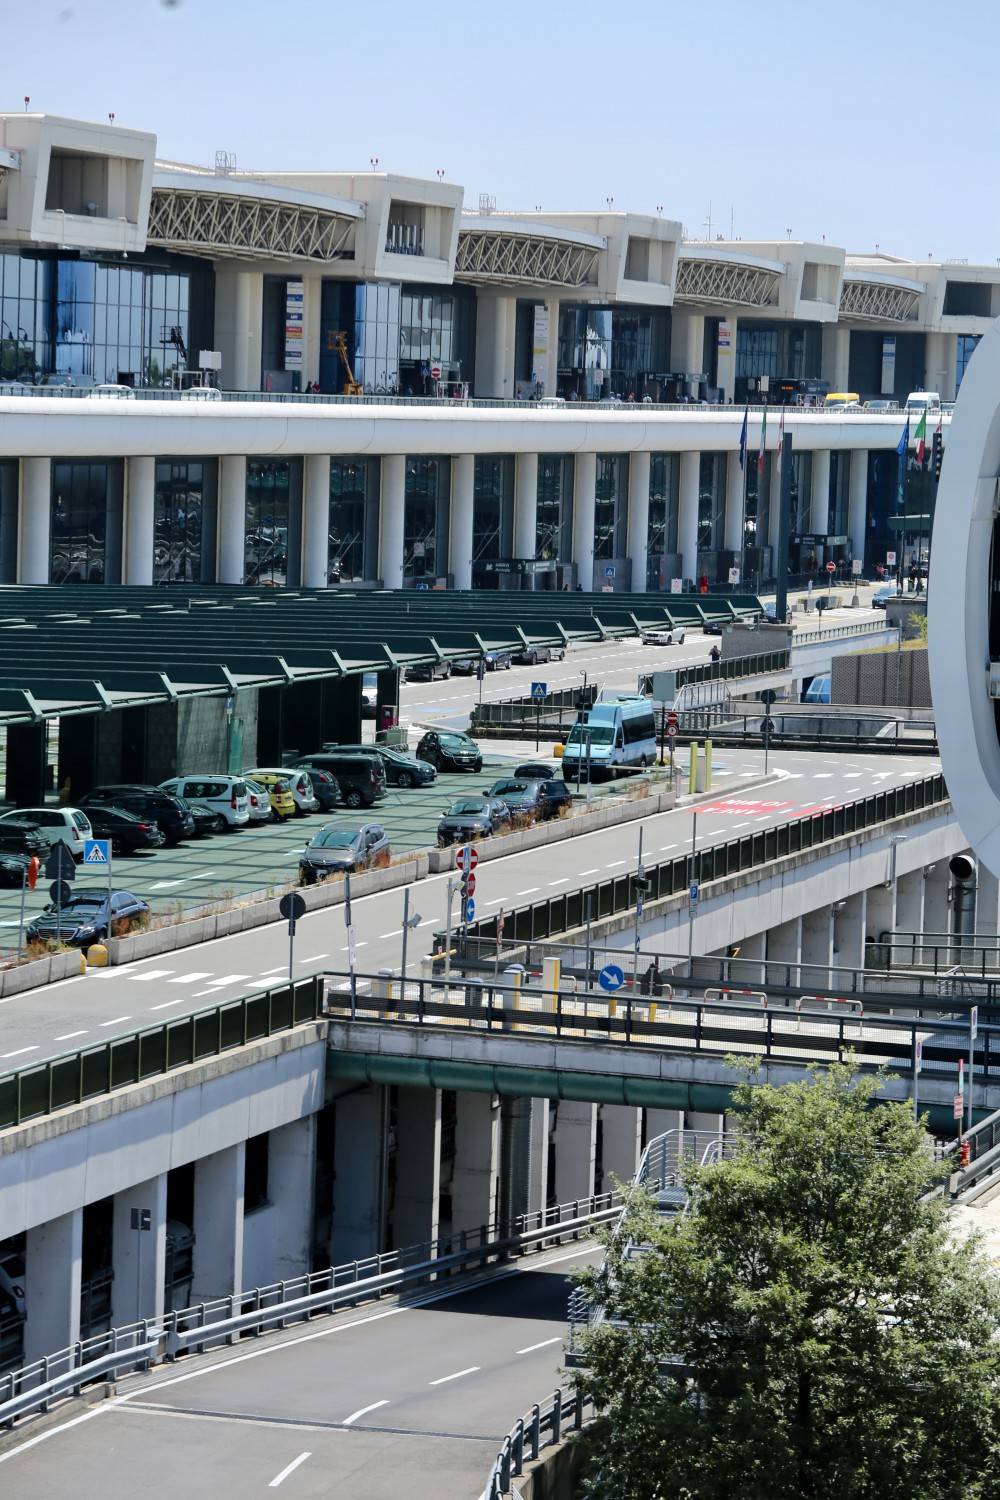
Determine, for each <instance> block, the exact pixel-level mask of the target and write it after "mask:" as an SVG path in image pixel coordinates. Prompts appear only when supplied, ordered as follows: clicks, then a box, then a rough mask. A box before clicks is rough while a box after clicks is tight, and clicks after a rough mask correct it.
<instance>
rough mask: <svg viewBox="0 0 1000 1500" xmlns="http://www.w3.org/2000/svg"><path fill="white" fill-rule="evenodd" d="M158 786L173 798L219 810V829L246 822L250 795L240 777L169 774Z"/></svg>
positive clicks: (241, 825) (248, 819) (236, 826)
mask: <svg viewBox="0 0 1000 1500" xmlns="http://www.w3.org/2000/svg"><path fill="white" fill-rule="evenodd" d="M160 786H161V787H162V788H163V790H164V791H165V792H170V793H172V795H173V796H175V797H183V798H186V800H187V801H188V802H200V803H202V804H203V805H204V806H205V807H210V808H211V809H212V810H213V811H214V812H217V813H219V815H220V816H221V818H222V825H223V831H224V830H225V829H226V828H245V827H246V825H247V824H248V823H249V821H250V798H249V797H248V795H247V784H246V782H245V781H244V780H243V777H242V776H211V775H208V776H205V775H202V776H172V777H171V778H170V780H169V781H161V782H160Z"/></svg>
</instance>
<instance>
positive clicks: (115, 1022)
mask: <svg viewBox="0 0 1000 1500" xmlns="http://www.w3.org/2000/svg"><path fill="white" fill-rule="evenodd" d="M131 1019H132V1017H131V1016H115V1018H114V1020H113V1021H102V1022H101V1025H102V1026H120V1025H121V1024H122V1022H123V1021H131Z"/></svg>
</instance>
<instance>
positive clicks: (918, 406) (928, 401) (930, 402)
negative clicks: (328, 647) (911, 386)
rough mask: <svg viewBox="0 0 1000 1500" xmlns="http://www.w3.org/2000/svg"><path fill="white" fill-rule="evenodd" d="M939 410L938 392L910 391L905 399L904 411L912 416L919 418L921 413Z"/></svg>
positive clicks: (939, 394) (939, 396)
mask: <svg viewBox="0 0 1000 1500" xmlns="http://www.w3.org/2000/svg"><path fill="white" fill-rule="evenodd" d="M940 409H941V393H940V391H911V392H910V394H909V395H908V396H907V398H906V410H907V411H908V412H909V413H911V415H913V416H917V417H919V415H920V413H921V412H922V411H926V412H932V411H940Z"/></svg>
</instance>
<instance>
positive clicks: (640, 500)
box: [628, 453, 650, 594]
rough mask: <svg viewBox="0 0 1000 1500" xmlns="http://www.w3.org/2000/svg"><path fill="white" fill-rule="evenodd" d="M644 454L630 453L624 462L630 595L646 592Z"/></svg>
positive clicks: (646, 462) (646, 457)
mask: <svg viewBox="0 0 1000 1500" xmlns="http://www.w3.org/2000/svg"><path fill="white" fill-rule="evenodd" d="M649 466H650V456H649V454H648V453H631V454H630V455H629V461H628V554H629V559H630V561H631V564H632V592H633V594H644V593H645V592H646V561H647V556H648V553H649Z"/></svg>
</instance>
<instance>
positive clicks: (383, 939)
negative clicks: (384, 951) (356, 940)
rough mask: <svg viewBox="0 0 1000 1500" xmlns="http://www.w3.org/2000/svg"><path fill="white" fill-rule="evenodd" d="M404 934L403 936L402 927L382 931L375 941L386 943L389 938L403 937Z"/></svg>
mask: <svg viewBox="0 0 1000 1500" xmlns="http://www.w3.org/2000/svg"><path fill="white" fill-rule="evenodd" d="M402 936H403V929H402V927H397V929H396V931H395V932H380V933H379V935H378V937H377V938H376V939H375V941H376V942H377V943H384V942H386V941H387V940H388V939H389V938H394V937H402Z"/></svg>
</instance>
